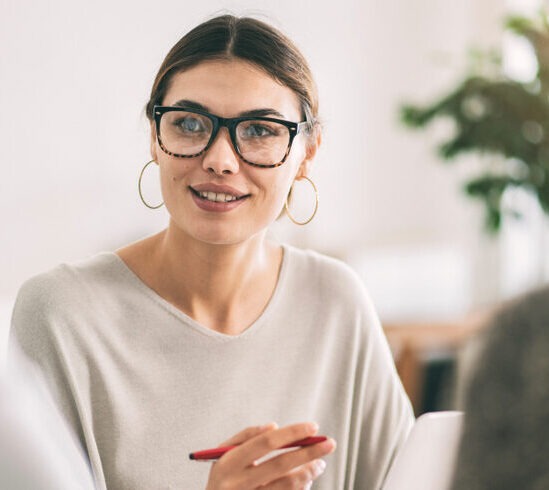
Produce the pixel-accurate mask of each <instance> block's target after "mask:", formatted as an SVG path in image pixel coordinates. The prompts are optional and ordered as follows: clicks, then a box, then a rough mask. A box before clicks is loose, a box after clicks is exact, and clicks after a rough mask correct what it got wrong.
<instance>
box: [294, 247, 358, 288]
mask: <svg viewBox="0 0 549 490" xmlns="http://www.w3.org/2000/svg"><path fill="white" fill-rule="evenodd" d="M285 253H287V254H288V259H289V260H288V263H289V264H288V265H289V267H290V268H291V269H292V275H293V276H294V279H297V280H299V278H301V280H302V281H304V282H307V283H308V285H309V287H310V286H312V285H314V286H315V287H318V288H321V289H326V290H331V291H333V292H334V293H337V295H338V296H339V295H345V296H348V295H350V296H351V297H353V298H354V297H356V296H357V295H358V296H363V295H364V294H366V290H365V287H364V283H363V281H362V280H361V279H360V277H359V276H358V274H357V273H356V272H355V271H354V270H353V269H352V268H351V267H350V266H349V265H347V264H346V263H345V262H343V261H342V260H339V259H336V258H334V257H329V256H327V255H323V254H321V253H318V252H316V251H314V250H303V249H299V248H295V247H290V246H285Z"/></svg>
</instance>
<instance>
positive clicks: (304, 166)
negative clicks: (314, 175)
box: [295, 129, 322, 180]
mask: <svg viewBox="0 0 549 490" xmlns="http://www.w3.org/2000/svg"><path fill="white" fill-rule="evenodd" d="M321 143H322V132H321V131H320V129H317V131H316V134H315V136H314V139H313V140H312V141H308V142H307V147H306V153H305V158H304V160H303V161H302V162H301V164H300V165H299V170H298V171H297V174H296V176H295V178H296V180H299V179H301V178H303V177H307V176H308V175H309V173H310V171H311V167H312V165H313V161H314V159H315V156H316V152H317V150H318V147H319V146H320V144H321Z"/></svg>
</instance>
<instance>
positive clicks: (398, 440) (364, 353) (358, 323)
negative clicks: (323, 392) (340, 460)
mask: <svg viewBox="0 0 549 490" xmlns="http://www.w3.org/2000/svg"><path fill="white" fill-rule="evenodd" d="M330 282H331V284H330V295H331V296H332V297H335V298H337V303H338V305H339V306H338V307H336V308H337V316H338V317H339V318H341V319H345V322H346V323H348V328H350V329H352V330H353V331H354V334H353V336H352V340H351V341H349V342H350V343H349V344H348V345H347V346H346V352H347V355H348V356H352V357H354V359H355V364H354V394H353V400H352V405H353V408H352V411H353V416H352V418H351V425H352V427H350V432H349V434H350V435H349V454H350V455H352V456H351V458H352V460H351V461H348V467H347V472H348V474H347V482H348V484H350V485H352V488H356V489H359V488H360V489H367V490H378V489H380V488H381V486H382V484H383V482H384V480H385V477H386V475H387V472H388V470H389V468H390V466H391V464H392V461H393V459H394V457H395V455H396V453H397V452H398V450H399V449H400V447H401V446H402V444H403V443H404V441H405V440H406V438H407V437H408V434H409V431H410V429H411V428H412V425H413V423H414V415H413V411H412V407H411V404H410V401H409V399H408V397H407V395H406V393H405V391H404V388H403V386H402V383H401V381H400V378H399V376H398V374H397V372H396V368H395V364H394V361H393V357H392V354H391V351H390V349H389V345H388V343H387V340H386V338H385V334H384V332H383V329H382V327H381V324H380V321H379V318H378V316H377V313H376V311H375V308H374V306H373V304H372V301H371V299H370V297H369V295H368V293H367V291H366V288H365V286H364V284H363V282H362V280H361V279H360V278H359V277H358V276H357V275H356V273H355V272H354V271H352V270H351V269H350V268H347V267H345V266H344V267H339V269H338V270H332V274H331V275H330Z"/></svg>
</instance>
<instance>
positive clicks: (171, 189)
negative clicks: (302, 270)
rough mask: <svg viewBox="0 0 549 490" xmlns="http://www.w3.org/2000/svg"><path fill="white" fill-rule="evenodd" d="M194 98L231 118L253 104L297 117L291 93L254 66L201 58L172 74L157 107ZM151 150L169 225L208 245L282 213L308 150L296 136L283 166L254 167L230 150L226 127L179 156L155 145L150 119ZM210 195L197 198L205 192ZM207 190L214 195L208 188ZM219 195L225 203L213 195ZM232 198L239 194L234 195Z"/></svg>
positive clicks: (243, 236)
mask: <svg viewBox="0 0 549 490" xmlns="http://www.w3.org/2000/svg"><path fill="white" fill-rule="evenodd" d="M182 101H186V104H187V105H188V102H191V103H194V104H200V106H202V107H203V108H204V109H205V110H206V111H207V112H209V113H211V114H215V115H216V116H220V117H224V118H231V117H238V116H240V115H242V114H245V113H248V112H250V111H253V110H262V111H264V112H265V116H270V117H275V118H278V119H285V120H288V121H293V122H300V121H301V111H300V106H299V101H298V98H297V96H296V94H295V93H294V92H293V91H292V90H291V89H290V88H288V87H286V86H284V85H281V84H279V83H278V82H276V81H275V80H274V79H273V78H271V77H270V76H269V75H267V74H266V73H265V72H263V71H261V70H260V69H258V68H256V67H255V66H254V65H252V64H250V63H247V62H244V61H239V60H234V61H207V62H203V63H201V64H199V65H197V66H195V67H193V68H191V69H189V70H187V71H184V72H181V73H178V74H176V75H174V76H173V78H172V80H171V83H170V85H169V89H168V91H167V93H166V96H165V98H164V100H163V101H162V105H165V106H175V105H182V104H184V102H182ZM151 152H152V156H153V158H154V160H155V161H156V162H157V163H158V164H159V167H160V175H161V187H162V194H163V197H164V202H165V204H166V208H167V209H168V212H169V213H170V217H171V226H175V227H176V228H177V231H178V232H181V233H183V234H185V235H187V236H189V237H191V238H194V239H196V240H199V241H203V242H207V243H211V244H236V243H241V242H243V241H245V240H247V239H249V238H251V237H253V236H257V235H258V234H260V233H262V232H264V231H265V230H266V228H267V227H268V226H269V225H270V224H271V223H272V222H273V221H274V220H275V219H276V218H277V217H278V215H279V214H280V212H281V210H282V208H283V206H284V201H285V199H286V196H287V194H288V191H289V189H290V186H291V184H292V182H293V180H294V178H295V177H296V175H298V174H299V175H304V174H306V173H307V171H308V165H309V164H310V161H311V158H312V157H313V154H314V151H313V150H309V151H307V145H306V135H305V134H303V133H300V134H298V135H297V136H296V137H295V139H294V142H293V144H292V149H291V152H290V154H289V155H288V157H287V159H286V161H285V162H284V164H282V165H281V166H279V167H275V168H257V167H253V166H251V165H249V164H247V163H245V162H244V161H242V159H240V158H239V156H238V154H237V153H236V152H235V150H234V148H233V145H232V142H231V139H230V136H229V133H228V130H227V128H221V129H220V130H219V133H218V134H217V137H216V139H215V141H214V142H213V143H212V145H211V146H210V147H209V149H208V150H207V151H206V152H204V153H203V154H201V155H200V156H197V157H193V158H177V157H173V156H170V155H168V154H166V153H165V152H164V151H163V150H162V149H161V148H160V146H159V144H158V141H157V138H156V129H155V127H154V125H152V138H151ZM204 193H210V194H207V196H208V197H203V196H205V195H206V194H204ZM212 193H213V194H212ZM220 193H221V194H224V195H225V196H223V199H224V200H225V199H226V200H230V201H228V202H212V201H211V200H210V199H212V198H213V199H215V200H217V201H218V200H219V199H220V197H218V196H214V194H217V195H219V194H220ZM233 196H236V197H238V199H236V200H232V199H233Z"/></svg>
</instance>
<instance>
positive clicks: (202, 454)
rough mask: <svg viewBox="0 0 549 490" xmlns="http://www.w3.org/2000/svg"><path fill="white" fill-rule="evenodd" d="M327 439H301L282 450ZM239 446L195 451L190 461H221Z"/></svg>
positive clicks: (317, 437)
mask: <svg viewBox="0 0 549 490" xmlns="http://www.w3.org/2000/svg"><path fill="white" fill-rule="evenodd" d="M326 439H327V437H326V436H314V437H306V438H305V439H300V440H299V441H295V442H292V443H290V444H286V445H285V446H282V447H281V448H280V449H288V448H291V447H302V446H311V445H312V444H317V443H319V442H324V441H325V440H326ZM235 447H237V446H224V447H215V448H212V449H204V450H202V451H195V452H194V453H191V454H189V459H193V460H195V461H213V460H216V459H219V458H220V457H221V456H223V455H224V454H225V453H226V452H227V451H230V450H231V449H234V448H235Z"/></svg>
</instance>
